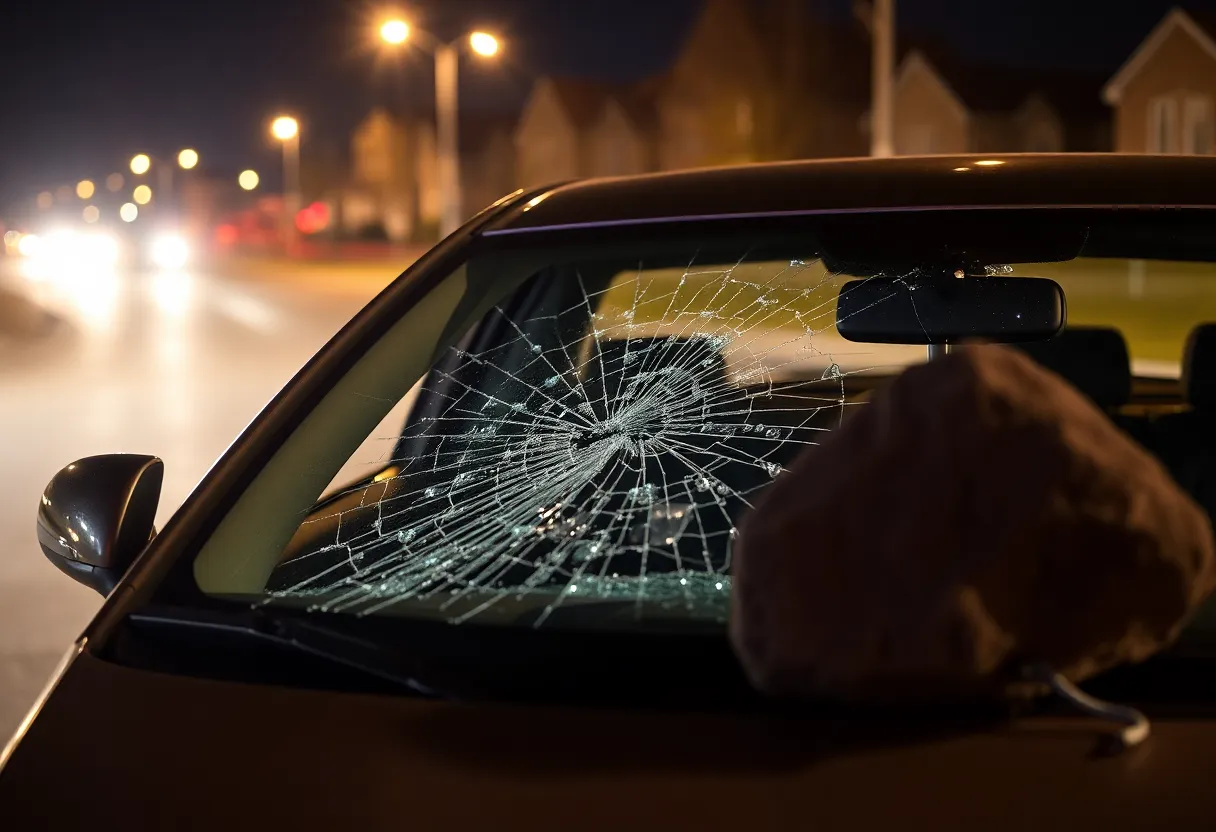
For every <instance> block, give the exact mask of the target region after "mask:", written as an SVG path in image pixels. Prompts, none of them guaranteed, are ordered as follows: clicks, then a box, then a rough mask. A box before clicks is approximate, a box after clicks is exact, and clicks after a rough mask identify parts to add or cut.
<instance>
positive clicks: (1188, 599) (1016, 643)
mask: <svg viewBox="0 0 1216 832" xmlns="http://www.w3.org/2000/svg"><path fill="white" fill-rule="evenodd" d="M733 570H734V576H733V590H732V604H733V609H732V616H731V625H730V632H731V639H732V642H733V644H734V647H735V652H736V654H737V655H738V657H739V659H740V660H741V662H742V664H743V666H744V668H745V669H746V671H747V673H748V675H749V677H750V678H751V680H752V681H753V683H754V684H755V685H756V686H757V687H759V688H760V689H762V690H765V691H767V692H770V693H777V694H811V695H822V696H828V697H833V698H835V697H839V698H845V699H860V700H871V701H875V700H890V701H902V702H907V701H910V700H912V699H922V700H923V699H938V700H940V699H943V698H944V699H955V698H970V697H985V696H991V695H1007V694H1010V693H1013V692H1015V691H1017V690H1018V689H1019V688H1020V686H1018V685H1016V684H1014V683H1015V682H1016V680H1017V679H1018V673H1019V670H1020V668H1021V667H1022V665H1023V664H1024V663H1025V662H1028V661H1042V662H1047V663H1049V664H1050V665H1052V666H1054V667H1055V668H1056V669H1058V670H1060V671H1061V672H1063V673H1064V674H1065V675H1066V676H1068V677H1069V678H1072V679H1074V680H1079V679H1083V678H1085V677H1087V676H1090V675H1092V674H1094V673H1096V672H1098V671H1100V670H1103V669H1106V668H1108V667H1111V666H1113V665H1115V664H1118V663H1121V662H1135V661H1140V660H1142V659H1144V658H1146V657H1147V656H1149V655H1151V654H1152V653H1154V652H1155V651H1157V650H1159V649H1160V648H1161V647H1162V646H1164V645H1166V644H1168V643H1169V642H1170V641H1171V640H1172V639H1174V638H1175V637H1176V635H1177V634H1178V632H1179V630H1180V629H1181V627H1182V625H1183V623H1184V622H1185V621H1186V619H1187V618H1188V616H1189V615H1190V614H1191V613H1192V612H1193V611H1194V610H1195V608H1196V607H1197V606H1198V605H1199V604H1200V602H1201V601H1202V600H1203V599H1204V598H1205V597H1206V596H1207V595H1208V593H1209V592H1210V591H1211V590H1212V588H1213V583H1214V581H1216V569H1214V564H1213V540H1212V530H1211V527H1210V525H1209V522H1208V518H1207V515H1206V514H1205V513H1204V512H1203V510H1202V509H1200V508H1199V507H1198V506H1197V505H1196V504H1195V503H1194V502H1193V501H1192V500H1191V499H1190V498H1189V497H1188V496H1187V495H1186V494H1185V493H1183V492H1182V491H1181V490H1180V489H1179V488H1178V487H1177V486H1176V485H1175V484H1174V482H1173V480H1172V479H1171V478H1170V476H1169V475H1168V474H1167V473H1166V471H1165V470H1164V469H1163V468H1162V466H1161V465H1160V464H1158V463H1157V461H1156V460H1155V459H1154V458H1153V457H1152V456H1151V455H1150V454H1149V453H1148V452H1146V451H1145V450H1144V449H1143V448H1141V447H1140V446H1138V445H1137V444H1135V443H1134V442H1133V441H1132V440H1130V439H1129V438H1128V437H1127V436H1125V435H1124V434H1123V433H1122V432H1121V431H1120V430H1119V429H1118V428H1117V427H1115V426H1114V424H1112V422H1111V421H1110V419H1109V418H1108V417H1107V416H1105V415H1104V414H1103V413H1101V412H1100V411H1099V410H1097V409H1096V408H1095V407H1094V406H1093V405H1092V404H1091V403H1090V402H1089V401H1088V400H1086V399H1085V398H1084V397H1083V396H1082V395H1081V394H1080V393H1078V392H1077V391H1076V390H1075V389H1074V388H1073V387H1072V386H1070V385H1069V384H1068V383H1067V382H1066V381H1064V380H1063V379H1062V378H1060V377H1059V376H1056V375H1054V374H1053V373H1051V372H1049V371H1047V370H1045V369H1042V368H1041V367H1039V366H1038V365H1036V364H1035V363H1034V362H1033V361H1032V360H1031V359H1029V358H1027V357H1026V356H1024V355H1022V354H1020V353H1018V352H1016V351H1014V350H1011V349H1008V348H1005V347H998V346H981V347H971V348H968V349H965V350H962V351H959V352H955V353H951V354H950V355H947V356H945V357H942V358H939V359H937V360H935V361H931V362H929V363H927V364H923V365H918V366H914V367H912V368H910V369H908V370H907V371H905V372H904V373H903V374H902V375H900V376H899V377H898V378H897V379H895V380H894V381H893V382H892V383H891V384H890V385H888V386H887V387H886V388H885V389H883V390H881V391H880V392H878V393H877V394H876V395H875V396H874V398H873V400H872V401H871V402H870V403H869V404H868V405H865V406H862V407H859V408H857V410H856V412H855V414H854V415H853V416H852V417H851V418H850V419H848V420H846V421H845V423H844V424H843V425H842V426H841V428H840V429H838V430H836V431H834V432H833V433H832V434H831V435H830V436H829V437H828V438H827V439H826V440H825V441H824V443H823V444H822V445H821V446H819V447H816V448H811V449H809V450H808V451H806V452H805V453H804V454H803V455H802V456H801V457H800V458H799V459H798V460H797V461H796V462H795V463H794V465H793V466H792V467H791V470H790V471H789V472H788V473H786V474H785V475H783V476H782V477H780V478H779V479H778V480H777V482H775V483H774V484H773V486H772V487H771V488H770V489H769V490H768V491H767V493H765V495H764V497H763V499H762V501H761V502H760V504H759V505H757V506H756V508H755V510H754V511H753V512H752V513H751V514H750V515H749V516H748V517H747V519H746V520H745V522H744V524H743V527H742V529H741V534H740V538H739V547H738V551H737V553H736V556H735V559H734V567H733Z"/></svg>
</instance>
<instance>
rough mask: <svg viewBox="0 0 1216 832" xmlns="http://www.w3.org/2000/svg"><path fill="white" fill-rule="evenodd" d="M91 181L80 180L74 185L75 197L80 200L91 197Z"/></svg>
mask: <svg viewBox="0 0 1216 832" xmlns="http://www.w3.org/2000/svg"><path fill="white" fill-rule="evenodd" d="M94 190H95V188H94V187H93V181H92V180H91V179H81V180H80V181H79V182H77V183H76V196H78V197H80V198H81V199H88V198H89V197H91V196H92V195H93V191H94Z"/></svg>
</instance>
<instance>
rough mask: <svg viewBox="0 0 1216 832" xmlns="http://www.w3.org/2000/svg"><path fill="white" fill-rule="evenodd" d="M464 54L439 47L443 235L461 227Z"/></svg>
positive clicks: (437, 88)
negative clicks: (460, 106) (460, 102)
mask: <svg viewBox="0 0 1216 832" xmlns="http://www.w3.org/2000/svg"><path fill="white" fill-rule="evenodd" d="M459 66H460V53H459V51H457V48H456V45H455V44H451V43H448V44H441V45H439V46H437V47H436V48H435V121H436V136H435V141H436V147H437V153H438V155H439V159H438V162H439V192H440V194H441V197H442V199H443V211H442V213H441V214H440V222H439V236H440V237H446V236H448V235H449V234H451V233H452V232H454V231H455V230H456V229H457V228H459V227H460V218H461V205H460V202H461V199H460V196H461V193H460V132H459V131H460V128H459V121H458V117H457V113H458V109H457V108H458V98H459Z"/></svg>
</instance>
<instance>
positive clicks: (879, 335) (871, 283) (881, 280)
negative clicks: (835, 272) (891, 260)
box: [836, 277, 1067, 344]
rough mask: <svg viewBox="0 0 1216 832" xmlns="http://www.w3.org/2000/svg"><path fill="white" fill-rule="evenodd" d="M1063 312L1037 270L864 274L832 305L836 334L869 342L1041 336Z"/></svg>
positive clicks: (1057, 293) (1057, 325)
mask: <svg viewBox="0 0 1216 832" xmlns="http://www.w3.org/2000/svg"><path fill="white" fill-rule="evenodd" d="M1066 318H1067V312H1066V308H1065V302H1064V290H1063V289H1061V288H1060V285H1059V284H1058V283H1056V282H1055V281H1054V280H1048V279H1046V278H1042V277H965V278H961V279H956V278H937V279H933V280H925V281H922V282H914V281H911V280H904V279H895V278H887V277H870V278H866V279H864V280H850V281H849V282H848V283H846V284H845V285H844V286H843V287H842V288H841V290H840V297H839V299H838V301H837V304H836V329H837V331H838V332H839V333H840V336H841V337H842V338H844V339H845V340H847V341H865V342H869V343H876V344H952V343H956V342H958V341H962V340H964V339H967V338H982V339H986V340H991V341H998V342H1002V343H1016V342H1022V341H1045V340H1047V339H1048V338H1053V337H1055V336H1056V335H1057V334H1058V333H1059V332H1060V330H1062V329H1063V328H1064V322H1065V319H1066Z"/></svg>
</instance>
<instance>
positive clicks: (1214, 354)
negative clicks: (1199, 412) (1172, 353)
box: [1182, 324, 1216, 407]
mask: <svg viewBox="0 0 1216 832" xmlns="http://www.w3.org/2000/svg"><path fill="white" fill-rule="evenodd" d="M1182 389H1183V391H1184V392H1185V393H1186V400H1187V401H1188V402H1190V404H1191V405H1192V406H1194V407H1212V406H1213V405H1216V324H1199V326H1197V327H1195V328H1194V329H1192V330H1191V334H1190V335H1188V336H1187V339H1186V351H1185V352H1184V353H1183V355H1182Z"/></svg>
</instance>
